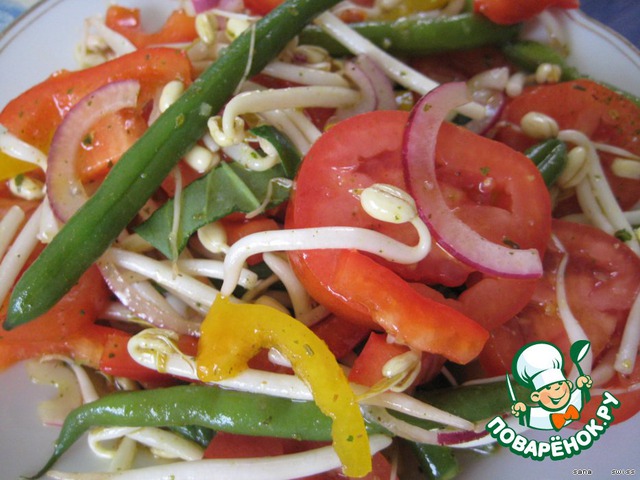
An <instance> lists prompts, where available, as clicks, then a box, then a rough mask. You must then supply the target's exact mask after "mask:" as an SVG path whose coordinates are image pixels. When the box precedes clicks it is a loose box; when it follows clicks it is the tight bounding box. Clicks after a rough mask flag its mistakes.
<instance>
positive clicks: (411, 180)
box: [403, 82, 542, 278]
mask: <svg viewBox="0 0 640 480" xmlns="http://www.w3.org/2000/svg"><path fill="white" fill-rule="evenodd" d="M468 101H469V98H468V93H467V86H466V84H465V83H464V82H455V83H447V84H444V85H441V86H440V87H438V88H436V89H434V90H432V91H431V92H429V93H428V94H426V95H425V96H424V97H423V98H422V99H421V100H420V101H419V102H418V103H417V104H416V106H415V107H414V109H413V111H412V113H411V116H410V118H409V122H408V124H407V128H406V129H405V136H404V146H403V156H404V170H405V171H404V173H405V180H406V182H407V187H408V189H409V192H410V193H411V195H412V196H413V198H414V199H415V201H416V205H417V206H418V212H419V214H420V217H421V218H422V220H423V221H424V222H425V223H426V224H427V225H429V227H430V228H431V230H432V233H433V234H434V236H435V238H436V239H437V240H438V243H439V244H440V245H441V246H442V248H444V249H445V250H446V251H448V252H449V253H450V254H451V255H453V256H455V257H456V258H458V259H459V260H461V261H463V262H465V263H467V264H468V265H471V266H473V267H474V268H476V269H477V270H478V271H480V272H484V273H488V274H491V275H495V276H498V277H505V278H537V277H539V276H540V275H541V274H542V262H541V260H540V256H539V254H538V251H537V250H535V249H527V250H517V249H512V248H508V247H506V246H502V245H499V244H497V243H493V242H491V241H489V240H488V239H486V238H485V237H483V236H481V235H480V234H479V233H478V232H476V231H475V230H473V229H472V228H471V227H469V226H468V225H467V224H466V223H464V222H463V221H461V220H460V219H459V218H458V217H456V215H455V213H454V211H452V210H451V209H450V208H449V207H448V205H447V204H446V202H445V200H444V197H443V195H442V191H441V190H440V187H439V185H438V180H437V178H436V164H435V158H436V154H435V152H436V141H437V136H438V131H439V130H440V126H441V125H442V122H443V121H444V120H445V118H446V116H447V115H448V114H449V112H450V111H451V110H453V109H454V108H456V107H458V106H460V105H463V104H465V103H467V102H468Z"/></svg>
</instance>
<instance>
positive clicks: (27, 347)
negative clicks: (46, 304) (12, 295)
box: [0, 267, 114, 370]
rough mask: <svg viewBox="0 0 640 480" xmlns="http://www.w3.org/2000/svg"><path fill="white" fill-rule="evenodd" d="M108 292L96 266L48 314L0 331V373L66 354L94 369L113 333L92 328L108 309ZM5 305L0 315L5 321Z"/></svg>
mask: <svg viewBox="0 0 640 480" xmlns="http://www.w3.org/2000/svg"><path fill="white" fill-rule="evenodd" d="M109 299H110V292H109V290H108V288H107V287H106V285H105V283H104V281H103V279H102V275H100V272H99V271H98V269H97V268H96V267H91V268H90V269H89V270H87V271H86V272H85V273H84V274H83V276H82V277H81V278H80V280H79V281H78V283H77V284H76V285H75V286H74V287H73V288H72V289H71V290H70V291H69V292H68V293H67V294H66V295H65V296H64V297H63V298H62V299H61V300H60V301H59V302H58V303H57V304H56V305H55V306H54V307H53V308H52V309H51V310H49V311H48V312H47V313H45V314H44V315H42V316H40V317H38V318H36V319H35V320H33V321H31V322H29V323H27V324H25V325H22V326H20V327H16V328H15V329H13V330H11V331H4V330H1V331H0V370H2V369H5V368H7V367H9V366H11V365H12V364H14V363H16V362H18V361H20V360H26V359H29V358H37V357H40V356H43V355H52V354H58V355H66V356H70V357H72V358H74V359H75V360H76V361H78V362H79V363H82V364H86V365H89V366H92V367H97V366H98V363H99V360H100V357H101V355H102V350H103V346H104V344H105V342H106V339H107V337H108V335H109V334H110V333H111V332H112V331H113V330H114V329H112V328H109V327H101V326H98V325H94V322H95V321H96V319H97V318H98V315H99V314H100V313H101V312H102V311H103V310H104V308H105V307H106V306H107V304H108V302H109ZM6 311H7V302H5V304H4V305H3V307H2V311H1V312H0V321H1V322H4V319H5V318H6Z"/></svg>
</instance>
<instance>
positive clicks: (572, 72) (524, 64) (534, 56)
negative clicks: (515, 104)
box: [502, 40, 583, 81]
mask: <svg viewBox="0 0 640 480" xmlns="http://www.w3.org/2000/svg"><path fill="white" fill-rule="evenodd" d="M502 51H503V52H504V54H505V56H506V57H507V59H509V60H510V61H512V62H513V63H515V64H516V65H517V66H518V67H520V68H522V69H523V70H526V71H528V72H535V71H536V69H537V68H538V66H540V65H541V64H543V63H550V64H552V65H558V66H559V67H560V68H561V69H562V77H561V78H562V80H564V81H567V80H576V79H578V78H582V77H583V75H581V74H580V72H578V70H577V69H575V68H574V67H571V66H569V65H568V64H567V62H566V60H565V57H564V56H563V55H562V54H561V53H560V52H559V51H558V50H556V49H555V48H553V47H551V46H549V45H545V44H544V43H540V42H535V41H532V40H527V41H520V42H514V43H508V44H506V45H504V46H503V47H502Z"/></svg>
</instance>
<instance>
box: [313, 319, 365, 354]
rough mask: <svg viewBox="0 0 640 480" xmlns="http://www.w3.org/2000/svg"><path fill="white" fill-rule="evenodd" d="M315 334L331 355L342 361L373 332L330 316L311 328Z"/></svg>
mask: <svg viewBox="0 0 640 480" xmlns="http://www.w3.org/2000/svg"><path fill="white" fill-rule="evenodd" d="M311 330H313V333H315V334H316V335H317V336H318V337H320V338H321V339H322V340H324V342H325V343H326V344H327V346H328V347H329V350H331V353H333V354H334V355H335V357H336V358H337V359H338V360H340V359H341V358H343V357H345V356H347V355H349V354H350V353H353V350H354V349H355V348H356V347H357V346H358V345H360V343H362V342H363V341H364V340H365V339H366V338H367V336H368V335H369V333H370V332H371V330H370V329H369V328H367V327H364V326H361V325H358V324H356V323H353V322H349V321H347V320H345V319H343V318H340V317H338V316H336V315H329V316H328V317H327V318H325V319H324V320H322V321H321V322H318V323H316V324H315V325H313V326H312V327H311Z"/></svg>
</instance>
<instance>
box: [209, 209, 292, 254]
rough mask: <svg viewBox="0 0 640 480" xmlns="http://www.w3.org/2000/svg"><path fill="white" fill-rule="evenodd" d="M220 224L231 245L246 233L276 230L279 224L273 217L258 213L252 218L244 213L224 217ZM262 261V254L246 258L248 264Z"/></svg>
mask: <svg viewBox="0 0 640 480" xmlns="http://www.w3.org/2000/svg"><path fill="white" fill-rule="evenodd" d="M220 222H221V224H222V226H223V227H224V230H225V232H226V234H227V243H228V244H229V245H233V244H234V243H235V242H237V241H238V240H240V239H241V238H243V237H246V236H247V235H251V234H252V233H257V232H266V231H271V230H278V229H279V228H280V226H279V225H278V222H276V221H275V220H274V219H272V218H269V217H267V216H265V215H259V216H257V217H254V218H250V219H247V218H246V217H244V215H243V216H242V217H240V218H236V217H233V218H229V217H226V218H224V219H222V220H221V221H220ZM260 262H262V255H261V254H258V255H252V256H251V257H249V258H248V259H247V263H248V264H249V265H256V264H258V263H260Z"/></svg>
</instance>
